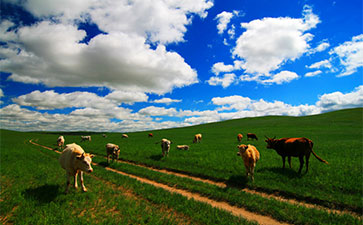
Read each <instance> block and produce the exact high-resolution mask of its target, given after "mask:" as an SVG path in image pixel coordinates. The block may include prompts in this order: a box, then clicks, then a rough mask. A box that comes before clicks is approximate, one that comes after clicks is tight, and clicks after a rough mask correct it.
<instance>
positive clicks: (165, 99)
mask: <svg viewBox="0 0 363 225" xmlns="http://www.w3.org/2000/svg"><path fill="white" fill-rule="evenodd" d="M181 101H182V100H179V99H171V98H161V99H156V100H154V101H152V102H153V103H160V104H171V103H175V102H181Z"/></svg>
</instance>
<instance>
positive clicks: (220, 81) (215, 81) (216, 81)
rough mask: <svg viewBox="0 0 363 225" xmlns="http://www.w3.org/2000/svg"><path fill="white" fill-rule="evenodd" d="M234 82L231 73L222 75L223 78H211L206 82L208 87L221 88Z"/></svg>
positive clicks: (234, 77) (234, 78) (233, 76)
mask: <svg viewBox="0 0 363 225" xmlns="http://www.w3.org/2000/svg"><path fill="white" fill-rule="evenodd" d="M235 80H236V75H235V74H233V73H227V74H224V76H223V77H218V76H216V77H211V78H210V79H209V80H208V81H207V82H208V84H209V85H212V86H217V85H221V86H222V87H223V88H226V87H228V86H229V85H231V84H232V83H233V82H234V81H235Z"/></svg>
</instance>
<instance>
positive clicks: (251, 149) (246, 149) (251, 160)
mask: <svg viewBox="0 0 363 225" xmlns="http://www.w3.org/2000/svg"><path fill="white" fill-rule="evenodd" d="M237 148H238V152H237V155H238V156H241V157H242V159H243V162H244V164H245V167H246V176H247V178H248V177H249V176H251V179H252V181H254V179H255V178H254V173H255V167H256V163H257V161H258V160H259V159H260V153H259V152H258V150H257V149H256V147H255V146H253V145H238V146H237Z"/></svg>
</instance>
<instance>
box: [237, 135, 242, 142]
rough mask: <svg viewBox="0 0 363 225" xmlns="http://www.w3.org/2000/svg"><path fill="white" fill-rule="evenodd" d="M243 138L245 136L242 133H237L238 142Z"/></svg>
mask: <svg viewBox="0 0 363 225" xmlns="http://www.w3.org/2000/svg"><path fill="white" fill-rule="evenodd" d="M242 138H243V135H242V134H237V141H238V142H241V141H242Z"/></svg>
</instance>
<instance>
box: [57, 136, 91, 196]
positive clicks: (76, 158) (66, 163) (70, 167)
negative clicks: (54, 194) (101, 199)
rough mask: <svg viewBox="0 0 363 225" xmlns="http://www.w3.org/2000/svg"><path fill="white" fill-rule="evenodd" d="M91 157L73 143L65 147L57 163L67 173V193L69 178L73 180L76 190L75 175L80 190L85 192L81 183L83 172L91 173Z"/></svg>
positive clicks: (85, 189)
mask: <svg viewBox="0 0 363 225" xmlns="http://www.w3.org/2000/svg"><path fill="white" fill-rule="evenodd" d="M92 158H93V155H90V154H88V153H85V152H84V150H83V149H82V147H81V146H79V145H77V144H75V143H73V144H68V145H66V148H65V149H64V150H63V152H62V153H61V156H60V157H59V163H60V164H61V166H62V168H63V169H65V170H66V173H67V189H66V193H68V189H69V185H70V176H72V177H73V178H74V187H75V188H78V184H77V175H79V177H80V179H81V185H82V190H83V191H85V192H86V191H87V188H86V187H85V186H84V183H83V172H87V173H91V172H92V171H93V169H92V166H91V163H92Z"/></svg>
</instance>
